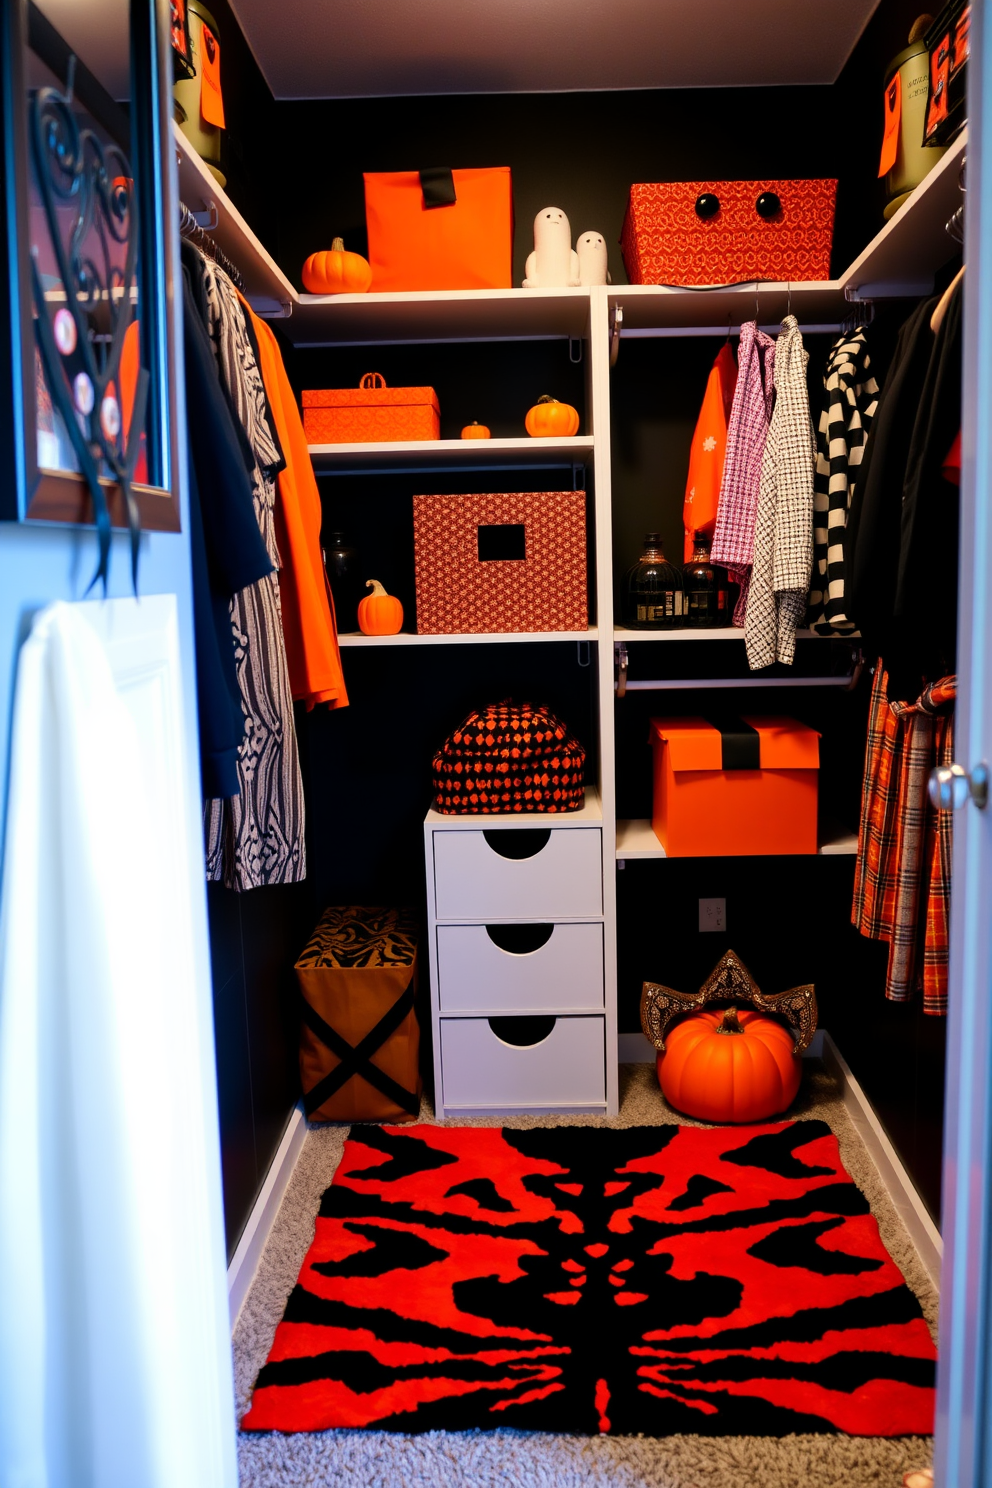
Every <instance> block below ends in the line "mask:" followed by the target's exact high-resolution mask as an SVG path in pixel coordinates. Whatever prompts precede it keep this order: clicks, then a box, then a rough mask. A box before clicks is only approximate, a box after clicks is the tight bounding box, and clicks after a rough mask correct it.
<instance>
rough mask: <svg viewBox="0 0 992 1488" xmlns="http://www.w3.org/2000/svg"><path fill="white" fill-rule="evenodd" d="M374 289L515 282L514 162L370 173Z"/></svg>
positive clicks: (367, 214)
mask: <svg viewBox="0 0 992 1488" xmlns="http://www.w3.org/2000/svg"><path fill="white" fill-rule="evenodd" d="M365 223H366V226H367V228H368V235H369V263H370V264H371V266H372V290H373V292H375V291H377V290H408V289H510V288H511V286H512V283H513V186H512V183H511V179H510V168H509V166H496V167H493V168H488V169H482V170H448V169H446V168H441V167H438V168H436V169H433V170H423V171H385V172H375V173H372V174H368V175H366V177H365Z"/></svg>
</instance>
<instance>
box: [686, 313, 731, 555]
mask: <svg viewBox="0 0 992 1488" xmlns="http://www.w3.org/2000/svg"><path fill="white" fill-rule="evenodd" d="M736 386H737V363H736V361H735V360H734V353H733V351H732V350H731V346H730V342H729V341H727V342H726V343H725V344H724V345H723V346H721V348H720V350H719V352H718V353H717V358H716V361H715V362H714V363H713V366H712V368H711V370H710V375H709V379H708V381H707V383H706V392H705V393H704V394H703V406H702V408H701V409H700V410H699V419H698V422H697V423H696V432H695V434H694V435H693V436H692V448H691V450H690V451H689V478H688V480H687V481H686V486H685V505H684V506H683V508H682V523H683V526H684V527H685V561H686V563H688V562H689V560H690V558H691V557H692V548H693V541H692V539H693V534H694V533H695V532H707V533H709V535H710V536H711V537H712V535H713V528H714V526H715V525H716V510H717V505H718V504H719V500H720V481H721V479H722V477H723V457H724V453H725V452H726V448H727V421H728V419H729V418H730V405H731V404H732V403H733V401H734V388H735V387H736Z"/></svg>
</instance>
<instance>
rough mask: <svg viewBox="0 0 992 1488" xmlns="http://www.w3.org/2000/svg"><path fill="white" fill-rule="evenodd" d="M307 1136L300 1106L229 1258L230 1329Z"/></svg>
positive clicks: (245, 1294)
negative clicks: (236, 1246) (236, 1245)
mask: <svg viewBox="0 0 992 1488" xmlns="http://www.w3.org/2000/svg"><path fill="white" fill-rule="evenodd" d="M306 1134H307V1123H306V1117H305V1116H304V1114H303V1105H302V1103H300V1104H297V1105H296V1106H294V1107H293V1112H292V1115H291V1116H290V1118H289V1121H288V1122H287V1124H286V1130H285V1131H284V1132H283V1134H282V1141H281V1142H280V1143H279V1146H278V1148H277V1150H276V1154H275V1156H274V1157H273V1159H272V1162H271V1163H270V1164H269V1171H268V1172H267V1173H266V1175H265V1182H264V1183H263V1184H262V1187H261V1190H260V1191H259V1195H258V1198H257V1199H256V1200H255V1203H254V1205H253V1207H252V1211H251V1213H250V1214H249V1216H248V1223H247V1224H246V1225H245V1227H244V1231H243V1233H242V1235H241V1239H240V1240H239V1241H238V1248H237V1250H236V1251H235V1252H234V1255H233V1256H232V1257H231V1264H230V1265H229V1266H228V1268H227V1296H228V1304H229V1306H230V1310H231V1327H232V1328H233V1327H234V1325H235V1323H236V1322H237V1321H238V1314H239V1312H240V1311H241V1306H242V1303H243V1302H244V1300H245V1298H246V1297H247V1295H248V1288H249V1287H250V1286H251V1284H252V1282H253V1281H254V1279H255V1272H256V1271H257V1270H258V1263H259V1261H260V1260H261V1258H262V1251H263V1250H264V1249H265V1242H266V1240H268V1238H269V1232H270V1231H271V1229H272V1226H273V1225H274V1224H275V1218H276V1215H277V1214H278V1213H279V1205H280V1204H281V1203H282V1201H283V1195H284V1194H285V1192H286V1189H287V1188H288V1187H289V1180H290V1178H291V1177H292V1176H293V1169H294V1168H295V1166H296V1160H297V1158H298V1157H299V1155H300V1151H301V1149H302V1147H303V1142H304V1139H305V1138H306Z"/></svg>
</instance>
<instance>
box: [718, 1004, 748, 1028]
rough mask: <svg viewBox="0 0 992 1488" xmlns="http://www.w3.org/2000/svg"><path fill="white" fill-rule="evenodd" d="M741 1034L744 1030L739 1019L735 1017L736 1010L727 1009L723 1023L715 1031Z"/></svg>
mask: <svg viewBox="0 0 992 1488" xmlns="http://www.w3.org/2000/svg"><path fill="white" fill-rule="evenodd" d="M743 1032H744V1028H743V1025H742V1024H741V1020H740V1018H738V1016H737V1009H736V1008H735V1007H730V1008H728V1009H727V1011H726V1012H725V1013H724V1015H723V1022H722V1023H721V1024H720V1026H719V1028H718V1029H717V1033H743Z"/></svg>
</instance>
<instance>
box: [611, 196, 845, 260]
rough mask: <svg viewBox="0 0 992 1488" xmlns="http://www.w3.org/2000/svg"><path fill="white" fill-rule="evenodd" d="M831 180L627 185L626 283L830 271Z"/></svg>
mask: <svg viewBox="0 0 992 1488" xmlns="http://www.w3.org/2000/svg"><path fill="white" fill-rule="evenodd" d="M836 195H837V182H836V181H826V180H824V181H818V180H817V181H664V182H659V183H656V184H654V185H648V184H643V185H635V186H631V188H630V200H629V202H628V204H627V215H626V217H625V218H624V223H623V233H622V235H621V238H620V245H621V249H622V252H623V261H624V266H625V267H626V270H627V278H628V279H629V280H630V282H631V284H677V285H683V284H693V285H695V284H741V283H746V282H747V281H748V280H752V279H770V280H773V281H775V282H777V283H783V284H785V283H788V282H789V281H790V280H791V281H792V282H793V283H795V282H796V281H799V280H809V279H829V278H830V245H831V240H832V238H833V230H834V203H835V200H836Z"/></svg>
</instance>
